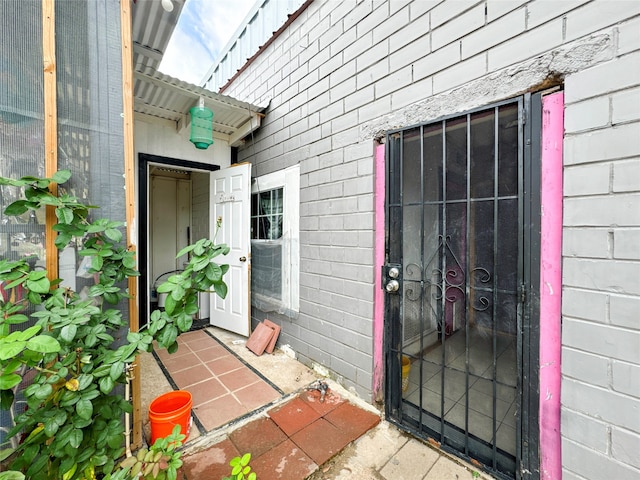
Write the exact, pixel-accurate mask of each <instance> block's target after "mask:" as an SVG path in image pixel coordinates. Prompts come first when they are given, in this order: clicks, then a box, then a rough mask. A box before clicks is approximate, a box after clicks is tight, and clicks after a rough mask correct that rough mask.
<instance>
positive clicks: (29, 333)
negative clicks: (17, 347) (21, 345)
mask: <svg viewBox="0 0 640 480" xmlns="http://www.w3.org/2000/svg"><path fill="white" fill-rule="evenodd" d="M41 328H42V327H41V326H40V325H33V326H32V327H29V328H27V329H26V330H22V331H19V330H18V331H16V332H15V333H17V334H18V335H17V336H16V339H18V340H22V341H26V340H29V339H30V338H31V337H33V336H34V335H35V334H36V333H38V332H39V331H40V329H41Z"/></svg>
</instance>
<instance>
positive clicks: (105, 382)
mask: <svg viewBox="0 0 640 480" xmlns="http://www.w3.org/2000/svg"><path fill="white" fill-rule="evenodd" d="M113 387H115V382H114V381H113V380H112V379H111V377H108V376H107V377H102V378H101V379H100V391H101V392H102V393H104V394H109V393H111V390H113Z"/></svg>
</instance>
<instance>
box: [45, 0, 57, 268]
mask: <svg viewBox="0 0 640 480" xmlns="http://www.w3.org/2000/svg"><path fill="white" fill-rule="evenodd" d="M55 30H56V25H55V0H42V62H43V75H44V77H43V79H44V172H45V177H48V178H51V177H52V176H53V174H54V173H55V172H56V171H57V170H58V107H57V95H56V31H55ZM49 191H50V192H51V193H52V194H53V195H57V194H58V187H57V185H56V184H51V185H50V187H49ZM45 212H46V214H45V251H46V252H47V255H46V268H47V272H48V276H49V279H50V280H51V279H54V278H58V249H57V248H56V246H55V233H54V232H53V226H54V225H55V224H56V223H57V219H56V213H55V208H54V207H53V206H52V205H47V207H46V211H45Z"/></svg>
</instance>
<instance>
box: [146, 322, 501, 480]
mask: <svg viewBox="0 0 640 480" xmlns="http://www.w3.org/2000/svg"><path fill="white" fill-rule="evenodd" d="M284 350H286V347H285V349H284ZM179 353H180V355H177V356H175V355H172V356H170V357H163V353H159V354H158V355H157V356H156V358H154V357H152V356H151V355H148V356H147V357H143V358H142V359H141V363H142V370H143V375H142V379H143V394H145V395H146V396H147V399H146V400H143V408H145V409H146V408H147V406H148V403H149V402H150V401H151V399H152V398H153V397H154V396H156V395H158V394H160V393H163V392H165V391H167V390H175V389H177V388H183V389H188V390H190V391H191V392H192V394H193V395H194V410H193V413H194V415H193V417H194V427H195V428H192V431H191V434H190V436H189V439H188V441H187V443H186V445H185V447H184V453H183V461H184V466H183V468H182V469H181V475H182V480H198V479H212V480H218V479H220V478H223V477H225V476H227V475H229V473H230V467H229V466H228V463H229V461H230V460H231V459H232V458H233V457H235V456H240V455H242V454H244V453H247V452H250V453H251V454H252V460H251V463H250V465H251V466H252V468H253V470H254V471H255V472H256V473H257V474H258V480H302V479H309V480H347V479H348V480H353V479H358V480H449V479H451V480H466V479H470V480H473V479H491V478H493V477H490V476H488V475H486V474H484V473H480V468H478V467H474V466H473V465H470V464H467V463H465V462H462V461H461V460H459V459H457V458H455V457H451V456H449V455H447V454H445V453H443V452H441V451H440V450H438V449H437V448H435V447H434V446H432V445H429V444H427V443H425V442H423V441H421V440H418V439H415V438H413V437H411V436H410V435H407V434H406V433H404V432H402V431H400V430H399V429H397V428H396V427H395V426H393V425H392V424H390V423H388V422H386V421H385V420H384V418H383V415H382V414H381V413H380V412H379V411H378V410H377V409H376V408H374V407H373V406H372V405H370V404H368V403H366V402H364V401H362V400H361V399H359V398H357V397H356V396H355V395H353V394H351V393H350V392H348V391H346V390H345V389H343V388H342V387H341V386H340V385H338V384H336V383H335V382H332V381H331V380H326V379H322V378H321V377H320V376H319V375H318V374H316V373H315V372H313V371H312V370H310V369H308V368H307V367H305V366H304V365H302V364H301V363H299V362H297V361H296V360H295V359H293V358H291V357H290V356H289V355H287V354H285V353H284V352H283V351H282V350H276V351H275V352H274V353H273V354H270V355H267V354H264V355H261V356H256V355H254V354H253V353H252V352H250V351H249V350H248V349H247V348H246V347H245V345H244V339H242V338H241V337H236V336H234V335H232V334H229V333H228V332H224V331H220V330H217V329H206V331H204V330H203V331H196V332H190V333H189V334H187V335H186V336H184V335H183V336H182V337H181V347H180V350H179ZM181 357H182V358H181ZM159 359H161V361H160V362H158V361H157V360H159ZM223 366H224V368H223ZM241 378H242V379H245V383H244V384H243V383H242V382H238V381H235V380H238V379H241ZM214 380H215V381H214ZM318 380H323V381H325V382H326V383H327V385H328V386H329V390H328V392H327V394H326V396H325V400H324V401H323V402H320V392H319V391H317V390H308V389H307V387H309V386H310V385H314V384H315V382H317V381H318ZM216 382H218V383H219V385H218V384H217V383H216ZM249 388H250V389H251V390H253V391H257V392H264V393H265V396H264V397H263V396H262V395H259V396H258V397H260V398H254V397H253V395H250V394H249V392H250V391H251V390H246V391H243V390H244V389H249ZM205 392H206V393H205ZM274 392H277V395H274ZM225 401H226V402H228V403H230V404H231V405H233V406H234V408H229V409H228V408H224V405H225ZM145 403H146V406H145ZM234 412H235V413H234ZM145 431H146V433H147V436H148V435H149V433H148V432H149V426H148V425H146V427H145ZM179 478H180V477H179Z"/></svg>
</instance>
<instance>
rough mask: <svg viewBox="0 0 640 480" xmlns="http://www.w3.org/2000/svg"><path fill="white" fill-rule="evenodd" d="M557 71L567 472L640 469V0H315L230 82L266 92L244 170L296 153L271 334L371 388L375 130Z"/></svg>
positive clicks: (535, 82)
mask: <svg viewBox="0 0 640 480" xmlns="http://www.w3.org/2000/svg"><path fill="white" fill-rule="evenodd" d="M552 76H553V77H556V78H562V79H563V84H564V89H565V102H566V111H565V141H564V164H565V168H564V196H565V198H564V235H563V302H562V304H563V307H562V322H563V323H562V330H563V333H562V344H563V345H562V372H563V379H562V380H563V381H562V449H563V472H564V476H563V478H565V479H601V478H616V479H624V478H626V479H631V478H640V454H639V453H638V452H640V2H637V1H607V0H593V1H585V0H566V1H553V2H552V1H538V0H531V1H525V0H515V1H508V0H486V1H472V0H469V1H452V0H445V1H427V0H415V1H409V0H407V1H401V0H393V1H378V0H360V1H356V0H349V1H337V0H315V1H314V2H312V3H311V4H310V6H309V7H308V8H307V9H306V10H305V11H304V12H303V13H302V15H301V16H300V17H299V18H297V19H296V20H295V21H294V22H293V23H292V24H291V25H290V26H289V27H288V28H287V29H286V30H285V31H284V32H283V33H282V34H281V35H280V36H279V37H278V38H277V39H276V40H275V41H274V42H273V43H271V44H270V45H269V46H268V47H267V48H265V49H264V50H263V52H262V53H261V55H260V56H259V57H258V58H257V59H256V60H255V61H254V62H252V63H251V64H250V65H249V66H248V68H247V69H246V70H245V71H244V72H242V74H240V75H239V76H238V78H237V79H236V80H235V81H234V82H233V83H232V84H231V86H230V87H229V88H228V89H227V90H226V91H225V92H224V93H225V94H229V95H231V96H233V97H236V98H239V99H242V100H247V101H250V102H253V103H255V104H267V103H268V105H269V107H268V109H267V114H266V117H265V119H264V123H263V127H261V129H260V130H259V131H258V132H256V134H255V137H254V141H253V142H251V141H248V142H247V144H246V146H245V147H244V148H243V149H241V151H240V159H241V160H246V161H250V162H252V163H253V165H254V167H253V175H254V176H259V175H263V174H266V173H270V172H272V171H275V170H278V169H282V168H285V167H287V166H290V165H293V164H300V170H301V191H300V200H301V204H300V230H301V231H300V257H301V258H300V279H299V281H300V312H299V316H298V317H297V318H295V319H290V318H287V317H282V318H276V320H277V321H278V322H279V323H280V324H281V325H282V334H281V342H282V343H286V344H289V345H290V346H291V347H292V348H293V349H294V350H295V351H296V352H297V354H298V355H299V358H300V359H301V360H302V361H304V362H306V363H308V364H317V365H321V366H323V367H325V368H327V369H329V370H330V371H331V372H332V374H333V375H334V376H335V377H336V378H337V379H339V380H341V381H342V383H343V384H344V385H345V386H346V387H348V388H351V389H352V390H354V391H355V392H357V393H358V394H359V395H361V396H362V397H364V398H367V399H369V400H370V399H371V393H372V392H371V390H372V370H373V359H372V350H373V346H372V345H373V340H372V336H373V297H374V291H375V289H376V288H379V286H377V285H374V271H375V269H376V268H378V266H375V265H373V253H374V252H373V248H374V231H373V227H374V211H373V206H374V201H373V200H374V198H373V186H374V164H373V148H374V140H375V139H376V138H379V137H381V136H383V135H384V132H385V131H386V130H388V129H390V128H399V127H403V126H409V125H412V124H416V123H420V122H425V121H429V120H432V119H435V118H438V117H440V116H443V115H452V114H455V113H458V112H463V111H465V110H468V109H470V108H474V107H479V106H483V105H486V104H489V103H491V102H493V101H497V100H501V99H505V98H510V97H515V96H517V95H519V94H522V93H523V92H526V91H534V90H536V88H539V87H537V86H539V85H541V84H543V82H544V80H545V79H546V78H548V77H552ZM261 316H262V314H261V312H256V311H254V317H255V318H254V321H257V320H260V319H261V318H260V317H261ZM269 316H270V318H273V317H274V314H269ZM276 317H277V315H276ZM543 341H544V339H543Z"/></svg>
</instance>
